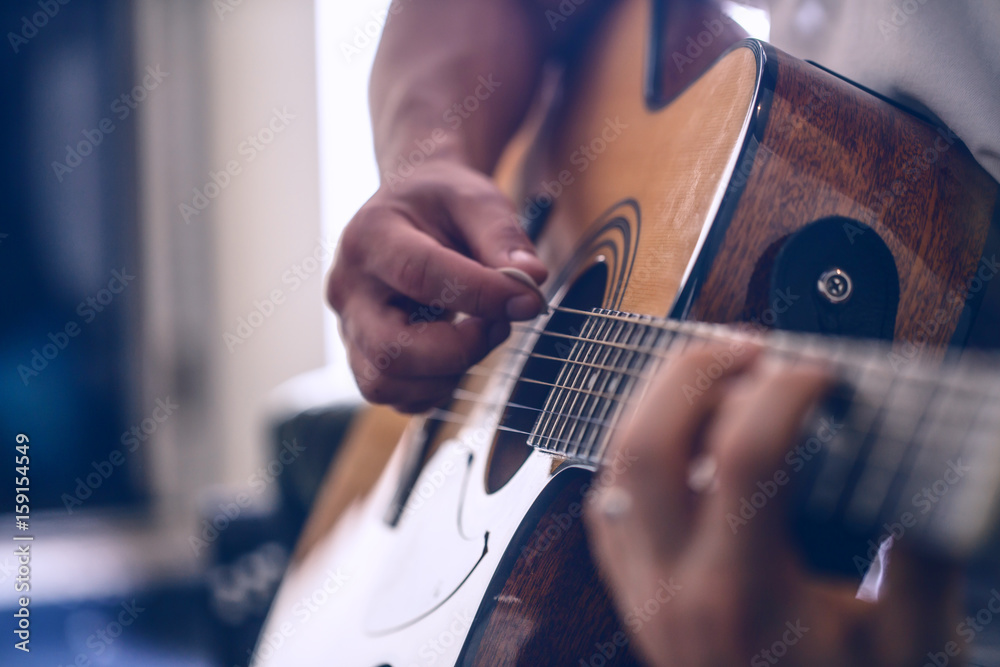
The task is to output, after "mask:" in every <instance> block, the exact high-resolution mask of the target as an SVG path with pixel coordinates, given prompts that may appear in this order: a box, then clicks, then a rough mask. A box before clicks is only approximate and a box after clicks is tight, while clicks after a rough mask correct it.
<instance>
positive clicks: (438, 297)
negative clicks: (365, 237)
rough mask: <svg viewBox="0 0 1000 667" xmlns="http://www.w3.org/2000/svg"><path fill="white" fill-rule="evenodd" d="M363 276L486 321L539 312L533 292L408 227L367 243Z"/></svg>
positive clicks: (397, 227) (539, 304) (526, 316)
mask: <svg viewBox="0 0 1000 667" xmlns="http://www.w3.org/2000/svg"><path fill="white" fill-rule="evenodd" d="M366 272H367V273H368V274H369V275H373V276H376V277H378V278H379V279H380V280H381V281H383V282H384V283H385V284H386V285H388V286H389V287H390V288H392V289H393V290H395V291H397V292H399V293H400V294H403V295H404V296H406V297H408V298H410V299H413V300H414V301H417V302H418V303H422V304H426V305H428V306H433V307H438V308H446V309H448V310H454V311H458V312H462V313H466V314H469V315H474V316H477V317H483V318H486V319H488V320H526V319H531V318H532V317H535V316H537V315H538V314H539V313H540V312H541V311H542V309H543V308H544V304H543V303H542V300H541V299H540V298H539V297H538V296H537V294H536V293H535V291H534V290H531V289H530V288H528V287H527V286H525V285H523V284H521V283H519V282H518V281H517V280H514V279H513V278H510V277H508V276H505V275H503V274H502V273H500V272H498V271H496V270H494V269H491V268H487V267H485V266H483V265H482V264H480V263H478V262H476V261H475V260H472V259H469V258H468V257H465V256H463V255H461V254H460V253H458V252H456V251H455V250H451V249H450V248H446V247H444V246H442V245H441V244H440V243H438V241H436V240H435V239H433V238H431V237H430V236H428V235H426V234H424V233H423V232H421V231H419V230H417V229H414V228H413V227H412V226H409V225H393V226H392V227H391V233H387V234H384V235H382V236H381V237H380V241H379V242H378V243H374V244H372V246H371V248H370V251H369V253H368V255H367V258H366Z"/></svg>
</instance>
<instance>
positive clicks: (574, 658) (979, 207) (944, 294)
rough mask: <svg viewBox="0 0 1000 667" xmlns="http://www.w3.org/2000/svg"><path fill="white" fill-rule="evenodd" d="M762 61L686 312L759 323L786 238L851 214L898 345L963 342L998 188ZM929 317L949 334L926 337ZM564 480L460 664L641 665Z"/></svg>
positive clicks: (791, 68)
mask: <svg viewBox="0 0 1000 667" xmlns="http://www.w3.org/2000/svg"><path fill="white" fill-rule="evenodd" d="M766 58H767V65H766V67H765V76H764V84H763V85H764V87H765V88H767V90H765V92H764V94H763V95H762V97H761V99H762V101H763V102H764V104H762V105H761V107H760V108H759V109H758V111H757V118H756V119H755V123H756V124H755V126H754V127H752V128H751V131H752V133H753V141H754V142H757V143H759V145H760V146H761V148H760V149H758V150H757V151H756V159H753V161H752V162H751V163H750V164H748V165H746V168H747V171H746V172H744V173H746V174H747V178H746V185H745V188H742V191H739V189H737V190H736V191H735V192H731V193H730V195H727V198H726V200H725V201H724V202H723V209H722V213H721V216H720V219H719V223H720V224H717V225H716V228H714V229H713V231H712V233H711V234H710V237H709V239H708V242H707V243H706V246H705V249H704V251H703V253H702V255H700V258H699V264H698V266H697V268H696V271H695V278H696V279H697V289H696V291H695V292H694V293H692V294H690V295H689V297H690V300H689V301H688V304H689V307H688V308H687V309H686V312H685V314H686V316H688V317H690V318H692V319H698V320H704V321H710V322H738V321H742V320H745V319H747V318H750V317H760V315H761V314H762V312H763V311H764V309H765V308H766V307H767V303H768V291H767V284H766V281H763V280H761V279H760V276H761V275H763V274H766V273H767V272H768V271H769V269H770V266H771V264H772V263H773V261H774V257H775V255H776V250H777V248H778V247H780V244H781V242H782V241H783V240H784V239H786V238H787V237H788V236H789V235H790V234H792V233H793V232H795V231H796V230H798V229H800V228H802V227H804V226H806V225H807V224H809V223H811V222H813V221H815V220H818V219H820V218H824V217H827V216H845V217H848V218H852V219H854V220H858V221H860V222H862V223H864V224H865V225H867V226H868V227H869V228H870V229H871V230H874V231H875V232H876V233H877V234H878V236H879V237H881V238H882V239H883V240H884V242H885V244H886V245H887V246H888V249H889V250H890V251H891V253H892V259H893V260H894V262H895V266H896V270H897V272H898V276H899V308H898V313H897V316H896V319H895V331H894V338H895V339H897V340H907V341H918V342H921V344H920V346H919V349H918V351H917V355H918V356H920V355H923V354H924V351H932V350H935V349H939V348H940V347H941V346H943V345H947V344H948V343H949V342H952V343H954V342H959V343H960V342H962V341H961V340H956V337H955V334H956V330H957V329H959V326H960V322H961V321H962V320H963V318H964V319H965V320H968V319H969V315H970V313H969V312H966V313H965V314H964V315H963V307H964V306H965V305H966V304H965V295H966V293H967V292H968V288H969V284H970V281H972V280H973V278H974V277H975V274H976V271H977V268H978V266H979V263H980V259H981V258H982V257H983V255H984V252H987V251H988V250H991V251H992V250H995V249H990V248H987V238H988V237H990V238H993V236H994V235H992V234H988V232H989V230H990V227H991V224H992V221H993V220H995V219H996V218H997V215H996V211H995V208H996V204H997V184H996V182H995V181H993V180H992V179H991V178H990V177H989V176H988V175H987V174H986V173H985V172H984V171H983V170H982V169H981V168H980V167H979V166H978V165H977V164H976V163H975V162H974V161H973V160H972V158H971V156H970V155H969V153H968V151H967V149H966V148H965V147H964V146H963V145H962V144H961V143H960V142H957V141H955V142H954V143H950V142H949V143H947V146H948V148H947V149H946V150H940V148H941V147H942V146H943V145H944V144H942V141H940V140H938V138H939V137H943V136H946V135H942V134H940V133H939V131H938V129H937V128H936V127H934V126H932V125H931V124H929V123H926V122H924V121H922V120H920V119H917V118H915V117H912V116H909V115H905V114H902V113H900V112H899V110H898V109H896V108H895V107H894V106H893V105H891V104H890V103H888V102H885V101H882V100H880V99H878V98H876V97H874V96H872V95H870V94H868V93H866V92H864V91H862V90H860V89H858V88H856V87H854V86H853V85H851V84H849V83H847V82H845V81H843V80H841V79H839V78H837V77H835V76H833V75H830V74H828V73H826V72H824V71H822V70H820V69H818V68H816V67H814V66H812V65H809V64H806V63H803V62H800V61H797V60H795V59H793V58H790V57H788V56H785V55H784V54H782V53H780V52H777V51H772V50H768V51H767V52H766ZM935 142H937V148H935ZM932 150H933V151H934V152H933V153H932V152H931V151H932ZM925 154H926V155H927V157H928V161H924V160H923V158H922V156H924V155H925ZM932 156H933V159H931V157H932ZM914 160H917V162H914ZM925 163H926V164H925ZM921 165H925V166H921ZM738 171H739V169H738ZM885 193H891V195H887V194H885ZM640 204H641V202H640ZM987 256H988V253H987ZM989 290H990V291H995V287H989ZM956 294H957V295H960V297H961V298H960V299H959V300H957V301H956V299H955V295H956ZM970 301H971V300H970ZM980 302H982V300H981V299H977V300H975V302H972V303H971V306H970V307H971V308H972V309H973V310H974V309H975V308H976V307H978V304H979V303H980ZM972 314H973V315H975V314H976V313H972ZM932 321H937V322H938V323H939V325H940V326H937V327H936V328H929V327H926V326H921V323H927V322H932ZM963 326H964V325H963ZM959 338H960V337H959ZM580 474H581V475H584V474H585V473H582V472H581V473H580ZM563 477H564V475H558V476H557V477H556V478H555V480H554V481H553V485H554V486H555V487H556V488H555V489H554V490H553V491H552V494H550V495H549V497H548V500H546V498H545V497H543V498H542V499H541V500H540V501H539V503H537V504H536V507H535V508H534V509H533V511H532V512H531V513H530V514H529V515H528V517H527V518H526V519H525V523H524V524H523V526H522V530H521V531H520V533H519V538H518V539H516V540H515V541H514V542H513V543H512V546H511V548H510V549H509V550H508V553H507V555H506V556H505V559H504V564H503V566H502V567H501V568H500V570H499V571H498V572H497V574H496V575H495V577H494V580H493V584H492V585H491V590H490V592H489V595H488V596H487V597H486V599H485V600H484V603H483V606H482V607H481V608H480V610H479V613H478V615H477V617H476V619H475V621H474V624H473V632H472V634H471V635H470V638H469V640H468V641H467V643H466V646H465V648H464V651H463V657H462V659H461V661H460V664H462V665H476V666H480V665H483V666H485V665H489V666H490V667H495V666H498V665H567V666H570V665H572V666H577V665H633V664H638V661H637V659H636V657H635V655H634V654H633V653H632V652H631V651H630V650H629V646H628V645H625V646H621V645H620V644H617V645H616V644H615V641H614V639H615V637H616V633H619V632H621V631H622V627H621V625H620V624H619V623H618V621H617V620H616V618H615V616H614V614H613V611H612V607H611V603H610V600H609V597H608V594H607V590H606V589H605V587H604V586H603V584H602V583H601V581H600V579H599V577H598V575H597V573H596V570H595V568H594V566H593V564H592V561H591V558H590V555H589V551H588V547H587V542H586V536H585V533H584V529H583V525H582V522H581V521H580V520H578V519H574V520H573V521H572V522H570V523H569V525H568V526H563V525H560V519H559V517H561V516H564V515H565V516H570V515H571V513H570V512H569V506H570V504H571V503H574V502H579V501H580V500H581V496H580V486H581V484H582V483H584V482H583V481H582V480H580V479H579V478H574V479H572V480H570V479H568V478H567V479H563ZM553 494H554V495H553ZM546 531H550V532H551V533H552V534H553V535H557V536H558V538H557V539H551V540H549V541H548V542H547V544H548V547H547V548H546V549H544V550H539V549H538V548H537V544H536V542H537V541H538V536H539V535H545V532H546ZM533 544H534V545H535V548H532V545H533ZM612 647H614V649H615V651H614V653H613V654H611V655H608V653H610V652H611V648H612ZM602 648H603V649H605V650H602Z"/></svg>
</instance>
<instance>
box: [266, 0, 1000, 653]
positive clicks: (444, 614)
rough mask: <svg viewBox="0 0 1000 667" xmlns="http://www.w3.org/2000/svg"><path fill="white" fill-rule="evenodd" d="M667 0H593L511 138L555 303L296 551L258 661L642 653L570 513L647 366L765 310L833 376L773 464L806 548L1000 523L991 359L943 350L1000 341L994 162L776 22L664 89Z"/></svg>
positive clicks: (984, 534)
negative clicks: (812, 58)
mask: <svg viewBox="0 0 1000 667" xmlns="http://www.w3.org/2000/svg"><path fill="white" fill-rule="evenodd" d="M658 6H659V5H657V4H656V3H653V4H652V7H653V9H652V10H651V9H650V3H648V2H646V1H645V0H634V1H626V2H621V3H618V4H617V5H616V6H615V7H614V8H613V9H612V10H611V11H609V13H608V14H606V15H605V16H603V17H602V19H601V21H600V22H599V23H598V24H596V26H595V28H594V31H593V34H592V35H591V36H590V39H589V40H588V42H587V45H586V47H585V48H583V49H581V50H580V52H579V53H578V54H577V56H576V57H575V58H573V59H571V60H570V64H568V65H567V66H566V68H565V70H564V71H563V72H562V73H561V76H560V84H559V88H558V94H556V95H553V96H552V97H551V99H550V101H549V103H548V104H547V105H546V106H545V108H544V110H543V111H542V112H540V116H539V117H540V118H541V119H542V120H540V122H539V123H537V124H536V126H535V127H534V128H533V129H529V130H526V132H528V133H529V134H530V136H531V141H530V142H527V140H526V139H524V137H522V142H521V149H520V150H517V151H514V152H513V153H512V156H513V157H509V158H508V161H507V162H506V164H507V167H506V169H507V173H516V174H518V175H519V176H518V178H517V179H507V181H508V184H509V188H508V189H509V192H510V193H511V195H512V197H513V200H514V201H515V202H516V203H517V204H518V206H519V207H522V208H524V209H525V211H526V213H527V214H528V215H527V218H528V220H527V223H526V224H527V225H528V227H529V229H530V230H531V231H532V233H533V234H535V235H537V238H538V246H539V251H540V254H541V256H542V257H543V259H544V260H545V261H546V262H547V264H548V265H549V266H550V267H553V268H555V269H557V270H555V271H553V272H552V273H553V277H552V278H551V279H550V281H549V282H548V284H546V285H545V286H543V287H544V290H545V292H546V296H547V298H548V300H549V302H550V305H551V309H550V312H549V313H547V314H544V315H542V316H540V317H539V318H538V319H536V320H535V321H533V322H530V323H527V324H524V325H518V326H516V327H515V331H514V334H513V335H512V336H511V339H510V340H509V341H508V342H507V343H506V344H505V345H503V346H502V347H501V348H499V349H498V350H496V351H494V353H493V354H491V356H490V357H489V358H488V359H487V360H486V361H485V362H483V363H482V364H480V365H478V366H477V367H475V368H474V369H473V370H472V372H470V374H469V376H468V377H467V378H466V379H465V380H464V381H463V383H462V384H461V386H460V387H459V388H458V389H457V390H456V392H455V394H454V396H453V400H452V403H451V404H450V405H449V406H447V407H443V408H440V409H437V410H434V411H432V412H430V413H428V414H426V415H423V416H421V417H419V418H417V419H415V420H413V421H411V422H410V423H409V425H408V427H407V429H406V431H405V433H404V435H403V437H402V439H401V441H400V443H399V445H398V446H397V447H396V449H395V451H394V453H393V455H392V457H391V459H390V460H389V462H388V464H387V465H386V467H385V469H384V471H383V473H382V475H381V477H380V478H379V480H378V482H377V483H376V484H375V486H374V488H373V489H372V490H371V492H370V493H368V494H367V495H366V497H365V498H364V501H363V502H361V503H358V504H356V505H355V506H353V507H352V508H351V509H350V511H348V512H347V513H345V514H344V515H343V516H342V517H341V519H340V521H339V522H338V524H337V526H336V527H335V528H334V529H332V530H330V531H328V532H327V534H325V535H324V536H323V537H322V539H320V540H319V541H318V542H316V543H315V545H313V546H312V548H311V549H309V550H308V552H307V553H305V554H304V556H303V557H302V558H301V560H300V561H299V562H298V563H297V564H296V565H295V567H294V568H293V569H292V570H291V571H290V572H289V574H288V575H287V576H286V579H285V581H284V583H283V585H282V587H281V590H280V592H279V595H278V598H277V600H276V602H275V604H274V606H273V608H272V610H271V613H270V615H269V619H268V622H267V625H266V627H265V629H264V632H263V633H262V635H261V638H260V640H259V644H258V646H257V649H256V652H255V655H254V661H253V664H256V665H296V666H306V665H338V666H346V667H386V666H389V667H412V666H414V665H483V666H490V667H494V666H496V665H573V666H577V665H582V666H587V665H591V666H595V667H597V666H600V665H632V664H637V660H636V658H635V655H634V654H633V652H632V651H631V649H630V646H629V640H628V635H627V634H626V632H625V631H626V630H632V631H635V630H636V629H637V627H636V626H639V627H640V628H641V619H640V618H638V617H636V616H635V615H632V616H631V617H630V616H629V615H626V616H625V617H624V618H619V617H618V616H617V615H616V614H615V613H614V610H613V607H612V605H611V603H610V601H609V597H608V593H607V590H606V589H605V587H604V584H603V583H602V581H601V579H600V577H599V575H598V573H597V571H596V569H595V566H594V563H593V560H592V559H591V556H590V552H589V550H588V547H587V541H586V536H585V533H584V529H583V526H582V522H581V518H580V517H581V512H582V507H583V505H584V501H585V497H586V495H587V492H588V490H589V488H590V487H591V485H592V484H593V478H594V476H595V471H596V470H599V466H600V465H601V464H602V462H603V463H607V464H608V465H607V468H606V469H605V472H602V473H600V474H614V471H615V470H616V469H618V467H619V466H622V465H628V461H612V462H607V461H604V459H605V451H606V449H607V446H608V442H609V440H610V438H612V437H613V435H614V433H615V432H616V428H617V427H618V425H619V424H620V422H621V419H622V415H623V413H624V412H625V411H626V410H627V408H628V406H629V405H630V404H631V403H632V402H633V401H634V400H635V399H636V398H637V397H638V396H639V395H640V394H641V393H642V389H643V387H644V380H645V378H647V377H649V376H650V375H651V374H653V373H654V372H655V370H656V368H657V367H658V366H659V365H660V364H661V363H663V360H664V359H665V358H668V357H669V356H670V355H672V354H674V353H676V351H678V350H682V349H683V348H684V347H685V346H686V345H688V344H690V343H691V342H693V341H697V340H704V339H709V340H716V341H722V342H723V343H728V344H729V346H728V347H726V348H724V349H725V352H724V353H722V354H720V357H719V364H720V367H721V366H722V365H725V364H726V363H730V361H729V359H730V358H732V357H734V356H738V355H739V354H740V351H741V350H742V349H745V348H744V347H743V344H744V343H745V341H747V340H748V339H751V338H753V339H757V340H760V341H762V342H763V343H764V344H765V345H767V346H769V347H770V349H771V352H770V353H771V354H776V355H781V356H784V357H787V358H789V359H803V360H806V359H820V360H824V362H825V363H827V364H829V365H830V366H831V368H833V369H834V370H835V372H836V373H837V374H838V375H839V377H840V379H841V382H840V384H839V386H838V389H837V390H836V391H834V392H833V394H832V396H831V398H830V400H829V401H828V403H827V404H826V405H825V406H824V407H823V409H822V410H820V411H818V412H817V415H816V418H815V419H814V420H810V422H809V424H807V425H806V426H805V427H804V434H803V440H802V443H800V444H799V445H797V447H796V448H795V449H793V450H792V451H790V452H789V456H788V457H786V459H785V461H786V463H787V466H788V467H787V469H785V470H783V471H782V472H783V473H784V474H786V476H787V479H788V480H789V482H790V483H789V484H788V485H787V487H786V486H784V485H783V486H780V488H778V487H777V486H776V487H775V488H774V489H771V487H769V486H768V485H767V484H764V486H762V493H771V492H772V491H773V492H774V493H785V494H796V496H795V500H794V502H792V503H790V505H791V506H792V507H795V508H796V512H795V513H794V516H792V517H790V523H791V525H790V528H791V530H792V531H793V534H794V535H795V536H796V539H797V541H798V543H799V544H800V545H801V547H802V552H803V559H804V560H805V561H806V562H808V563H810V564H811V565H812V566H814V567H816V568H821V569H824V570H828V571H830V572H835V573H837V574H838V575H840V576H850V577H855V578H858V579H860V576H861V574H862V573H863V572H864V571H865V570H866V569H867V567H868V565H869V564H870V563H871V560H872V558H873V557H874V551H875V550H877V548H878V544H879V542H880V541H881V539H883V538H884V537H885V535H886V533H887V532H888V533H892V534H896V533H900V531H904V532H905V535H902V534H900V535H897V537H901V539H905V540H907V541H908V542H909V543H912V544H913V545H914V546H915V547H917V548H923V549H927V550H929V551H930V552H932V553H935V554H939V555H940V556H941V557H946V558H954V559H958V560H964V559H969V558H972V557H974V556H975V555H976V554H977V553H979V552H981V551H982V550H983V549H986V548H987V547H988V545H989V543H990V541H991V539H992V536H993V527H994V525H995V524H996V510H997V506H998V503H997V500H998V490H1000V447H998V446H997V445H998V443H997V433H998V432H1000V374H998V370H1000V366H998V365H997V363H996V361H995V360H994V357H993V356H992V355H991V354H989V353H981V354H978V355H965V356H964V357H963V358H962V359H961V360H957V361H956V360H953V359H951V357H952V356H953V355H951V354H948V353H946V352H945V349H946V348H949V347H951V348H961V347H964V346H986V347H989V346H994V347H995V346H996V343H997V333H996V332H997V329H996V326H997V322H998V320H997V313H998V312H1000V310H998V309H997V305H998V303H1000V296H998V290H997V289H996V288H995V286H994V283H993V281H992V279H993V278H994V277H995V275H996V273H997V270H998V269H997V266H996V263H995V262H996V257H995V254H994V253H995V252H996V251H997V236H996V227H997V222H998V220H1000V214H998V206H997V203H998V185H997V183H996V182H995V181H994V180H993V179H992V178H991V177H990V176H989V175H988V174H987V173H986V172H985V171H984V170H983V169H982V168H981V167H979V166H978V165H977V164H976V162H975V161H974V160H973V159H972V157H971V156H970V154H969V152H968V150H967V149H966V148H965V147H964V146H963V145H962V144H961V142H960V141H959V140H958V139H957V138H956V137H955V136H954V135H953V134H951V133H950V132H949V131H947V130H945V129H943V128H941V127H939V126H937V125H935V124H934V123H932V122H930V121H929V120H927V119H924V118H920V117H917V116H915V115H913V114H912V113H909V112H907V111H904V110H903V109H901V108H899V107H897V106H895V105H894V104H892V103H891V102H889V101H887V100H885V99H882V98H880V97H879V96H877V95H875V94H873V93H872V92H870V91H866V90H864V89H862V88H860V87H859V86H857V85H854V84H852V83H851V82H849V81H846V80H844V79H842V78H840V77H838V76H837V75H835V74H833V73H831V72H829V71H826V70H824V69H823V68H821V67H819V66H817V65H814V64H810V63H806V62H803V61H800V60H797V59H795V58H793V57H790V56H789V55H787V54H784V53H782V52H781V51H779V50H777V49H775V48H772V47H771V46H769V45H767V44H764V43H762V42H759V41H755V40H747V41H744V42H741V43H739V44H737V45H735V46H733V47H732V48H730V49H729V50H727V51H725V53H724V54H723V55H722V56H721V57H719V58H718V59H717V60H716V61H715V62H714V64H712V65H711V66H710V67H705V68H702V69H704V70H705V71H704V72H703V73H701V75H700V76H698V77H697V78H696V80H694V81H692V82H691V83H690V84H689V85H688V86H687V87H686V88H685V89H683V90H682V91H674V92H671V94H670V95H669V98H670V99H666V97H668V95H666V94H665V93H664V91H663V87H662V85H661V83H660V82H661V81H662V80H663V74H664V72H663V68H664V67H671V66H673V61H672V60H671V59H670V57H669V54H663V53H661V45H660V44H659V39H658V35H660V34H662V26H661V25H660V22H659V19H658V16H657V11H658V10H657V9H656V8H657V7H658ZM651 26H652V28H653V29H652V31H651V30H650V27H651ZM705 29H707V27H706V28H705ZM525 136H528V135H525ZM527 143H530V148H529V149H524V146H525V145H526V144H527ZM515 157H516V158H517V160H515ZM511 160H515V161H513V162H512V161H511ZM511 165H514V167H516V168H512V167H511ZM727 355H728V357H727ZM713 372H718V369H716V370H714V371H713V369H712V368H711V367H709V368H708V369H706V378H705V382H710V381H711V377H709V376H710V375H711V374H712V373H713ZM703 388H704V387H702V386H693V387H690V388H686V389H685V390H686V391H691V392H698V391H700V390H702V389H703ZM776 472H778V471H776ZM764 487H767V489H765V488H764ZM758 504H759V503H758V499H755V498H749V499H747V503H746V504H745V506H741V507H738V508H733V514H732V520H734V521H736V522H739V521H741V520H742V521H750V520H751V519H752V516H753V513H754V512H755V511H756V507H757V505H758ZM318 511H322V510H321V509H320V510H318ZM668 588H669V587H668ZM680 594H683V592H682V591H681V592H677V591H673V590H668V589H664V590H663V591H651V592H650V595H651V603H654V606H655V605H663V604H670V600H671V598H672V596H674V595H680ZM647 606H648V605H647Z"/></svg>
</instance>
